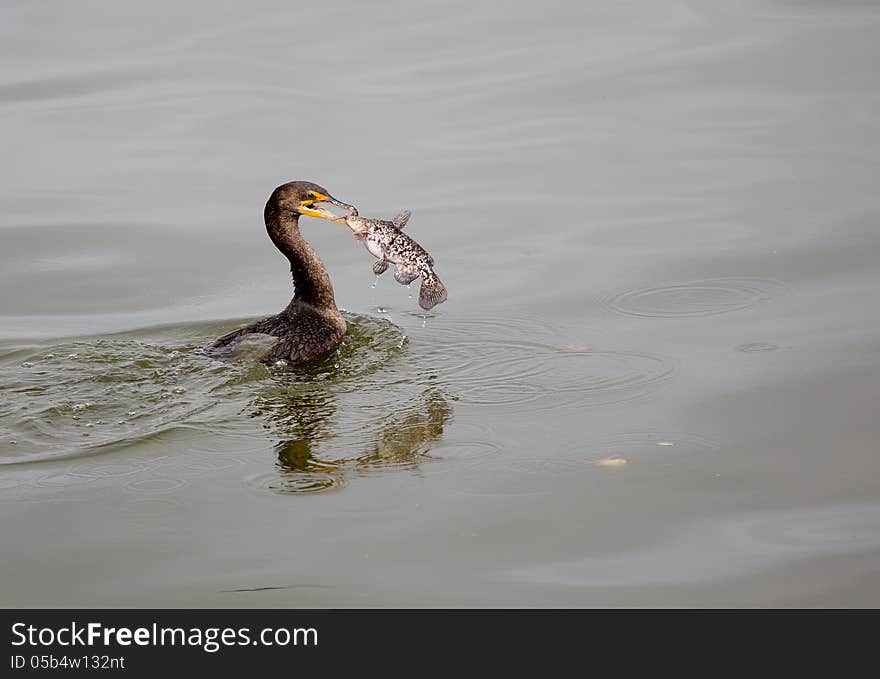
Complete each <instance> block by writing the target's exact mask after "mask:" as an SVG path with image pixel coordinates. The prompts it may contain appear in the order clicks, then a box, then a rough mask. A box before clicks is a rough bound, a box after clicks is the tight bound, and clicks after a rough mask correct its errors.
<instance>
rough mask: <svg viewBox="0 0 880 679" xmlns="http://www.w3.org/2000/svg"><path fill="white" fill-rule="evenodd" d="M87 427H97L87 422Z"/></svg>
mask: <svg viewBox="0 0 880 679" xmlns="http://www.w3.org/2000/svg"><path fill="white" fill-rule="evenodd" d="M86 426H87V427H94V426H95V425H94V424H93V423H91V422H86Z"/></svg>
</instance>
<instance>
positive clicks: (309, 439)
mask: <svg viewBox="0 0 880 679" xmlns="http://www.w3.org/2000/svg"><path fill="white" fill-rule="evenodd" d="M405 402H406V403H407V405H406V406H404V407H395V408H394V409H393V410H390V411H386V412H383V413H382V414H379V415H377V416H370V417H367V418H366V420H364V421H361V422H360V423H357V424H355V425H353V426H351V425H344V424H342V423H339V422H336V421H335V420H336V414H337V410H338V409H339V408H338V404H337V395H335V394H333V393H331V392H329V391H324V390H318V389H315V390H308V391H305V392H302V391H293V392H290V391H288V392H286V393H284V394H282V393H279V392H275V393H274V394H271V395H264V396H262V397H261V398H260V399H258V401H257V402H255V403H254V404H253V409H252V411H251V414H252V415H253V416H261V415H262V416H264V417H266V420H267V423H266V425H265V426H266V428H267V429H269V430H270V431H271V433H272V435H273V436H275V437H279V438H281V440H279V441H278V442H277V443H276V444H275V446H274V449H275V454H276V457H277V459H276V465H275V467H276V469H275V473H274V474H272V475H271V477H269V478H265V479H264V480H263V482H262V483H261V484H260V485H261V486H262V487H264V488H266V489H269V490H272V491H275V492H279V493H308V492H318V491H324V490H330V489H333V488H339V487H341V486H344V485H345V484H346V482H347V481H348V479H349V478H350V477H351V476H353V475H358V474H362V475H363V474H373V473H382V472H387V471H391V470H401V469H409V470H417V469H418V468H419V465H420V464H421V463H422V462H424V461H425V460H427V459H430V456H429V453H430V450H431V447H432V443H433V442H435V441H437V440H439V439H440V438H441V436H442V435H443V428H444V426H445V425H446V424H447V423H448V421H449V419H450V417H451V416H452V407H451V406H450V405H449V402H448V400H447V397H446V396H444V394H443V393H442V391H441V390H440V389H437V388H431V389H427V390H425V391H424V392H422V393H421V394H420V395H418V396H417V397H415V398H410V399H407V400H406V401H405ZM352 409H359V410H361V411H362V412H364V413H370V412H374V411H375V410H376V409H377V405H376V404H375V403H369V404H363V405H360V406H353V405H347V406H346V410H347V411H350V410H352Z"/></svg>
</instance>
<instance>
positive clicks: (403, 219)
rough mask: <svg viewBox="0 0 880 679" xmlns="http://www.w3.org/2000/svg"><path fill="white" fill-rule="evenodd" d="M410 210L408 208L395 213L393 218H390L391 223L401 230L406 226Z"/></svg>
mask: <svg viewBox="0 0 880 679" xmlns="http://www.w3.org/2000/svg"><path fill="white" fill-rule="evenodd" d="M411 215H412V212H410V211H409V210H404V211H403V212H401V213H400V214H399V215H397V216H396V217H395V218H394V219H392V220H391V223H392V224H394V226H395V227H397V228H398V229H401V230H403V227H404V226H406V223H407V222H408V221H409V218H410V216H411Z"/></svg>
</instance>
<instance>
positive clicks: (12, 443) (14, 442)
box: [9, 441, 18, 446]
mask: <svg viewBox="0 0 880 679" xmlns="http://www.w3.org/2000/svg"><path fill="white" fill-rule="evenodd" d="M17 443H18V441H10V442H9V444H10V445H13V446H14V445H15V444H17Z"/></svg>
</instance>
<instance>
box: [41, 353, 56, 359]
mask: <svg viewBox="0 0 880 679" xmlns="http://www.w3.org/2000/svg"><path fill="white" fill-rule="evenodd" d="M43 358H47V359H52V358H55V354H46V355H45V356H43Z"/></svg>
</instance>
